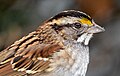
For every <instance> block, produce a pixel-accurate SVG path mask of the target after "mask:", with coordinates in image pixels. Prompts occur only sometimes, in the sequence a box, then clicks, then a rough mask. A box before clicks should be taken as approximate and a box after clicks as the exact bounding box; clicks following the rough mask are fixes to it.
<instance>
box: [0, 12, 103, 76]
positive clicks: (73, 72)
mask: <svg viewBox="0 0 120 76" xmlns="http://www.w3.org/2000/svg"><path fill="white" fill-rule="evenodd" d="M102 31H104V29H103V28H102V27H100V26H98V25H97V24H96V23H95V22H94V20H93V19H92V18H91V17H90V16H89V15H87V14H85V13H83V12H80V11H74V10H68V11H63V12H61V13H59V14H57V15H56V16H54V17H52V18H50V19H48V20H47V21H46V22H45V23H44V24H43V25H41V26H40V27H39V28H38V29H37V30H35V31H33V32H31V33H30V34H28V35H27V36H25V37H23V38H22V39H20V40H18V41H16V42H15V43H14V44H12V45H11V46H9V47H8V48H6V49H5V50H3V51H2V52H0V76H18V75H20V76H21V75H32V76H85V73H86V70H87V65H88V63H89V48H88V43H89V40H90V39H91V37H92V35H93V34H94V33H98V32H102Z"/></svg>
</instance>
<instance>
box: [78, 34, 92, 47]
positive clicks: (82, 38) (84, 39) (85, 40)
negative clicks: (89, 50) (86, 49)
mask: <svg viewBox="0 0 120 76" xmlns="http://www.w3.org/2000/svg"><path fill="white" fill-rule="evenodd" d="M92 36H93V34H92V33H91V34H89V33H84V34H82V35H81V36H80V37H79V38H78V39H77V42H81V43H84V44H85V45H88V44H89V41H90V39H91V38H92Z"/></svg>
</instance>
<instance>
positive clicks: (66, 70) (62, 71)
mask: <svg viewBox="0 0 120 76" xmlns="http://www.w3.org/2000/svg"><path fill="white" fill-rule="evenodd" d="M63 51H66V53H68V55H69V56H70V57H69V58H68V59H63V62H65V63H62V64H61V65H62V66H59V67H57V69H56V70H55V71H54V75H53V76H85V74H86V71H87V66H88V63H89V48H88V46H84V45H82V44H81V43H78V42H73V41H72V42H71V41H66V42H65V50H63ZM66 55H67V54H66ZM63 64H64V65H63Z"/></svg>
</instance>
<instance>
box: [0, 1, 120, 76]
mask: <svg viewBox="0 0 120 76" xmlns="http://www.w3.org/2000/svg"><path fill="white" fill-rule="evenodd" d="M68 9H75V10H81V11H83V12H86V13H87V14H89V15H90V16H92V17H93V18H94V20H95V21H96V22H97V23H98V24H99V25H101V26H103V27H105V29H106V31H105V32H104V33H100V34H96V35H95V36H94V38H93V39H92V40H91V42H90V64H89V68H88V72H87V76H120V0H0V51H2V50H3V49H4V48H6V47H7V46H8V45H10V44H12V43H13V42H14V41H15V40H18V39H20V38H21V37H22V36H24V35H27V34H28V33H29V32H31V31H33V30H35V29H36V28H37V27H38V26H39V25H40V24H41V23H42V22H43V21H45V20H46V19H48V18H50V17H51V16H54V15H55V14H57V13H59V12H60V11H63V10H68Z"/></svg>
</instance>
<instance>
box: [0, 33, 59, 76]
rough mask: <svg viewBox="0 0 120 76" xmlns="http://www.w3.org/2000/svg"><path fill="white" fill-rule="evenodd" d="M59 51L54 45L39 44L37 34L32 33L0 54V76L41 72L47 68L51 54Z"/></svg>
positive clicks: (56, 45)
mask: <svg viewBox="0 0 120 76" xmlns="http://www.w3.org/2000/svg"><path fill="white" fill-rule="evenodd" d="M60 49H61V46H60V45H58V44H56V43H55V44H51V43H50V44H49V43H43V44H41V43H40V40H39V37H38V34H37V32H32V33H30V34H29V35H28V36H25V37H23V38H22V39H20V40H19V41H16V42H15V43H14V44H13V45H11V46H10V47H8V48H7V49H5V50H4V51H3V52H1V53H0V56H1V57H0V76H6V75H7V76H8V74H9V75H11V76H15V75H17V74H19V75H21V73H22V75H24V74H25V73H29V74H34V73H36V72H42V71H44V70H45V69H47V68H48V67H49V64H50V61H49V59H50V57H51V56H52V54H53V53H54V52H56V51H59V50H60ZM3 55H4V56H3ZM7 68H9V69H7ZM6 71H7V72H6ZM18 71H19V72H18Z"/></svg>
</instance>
